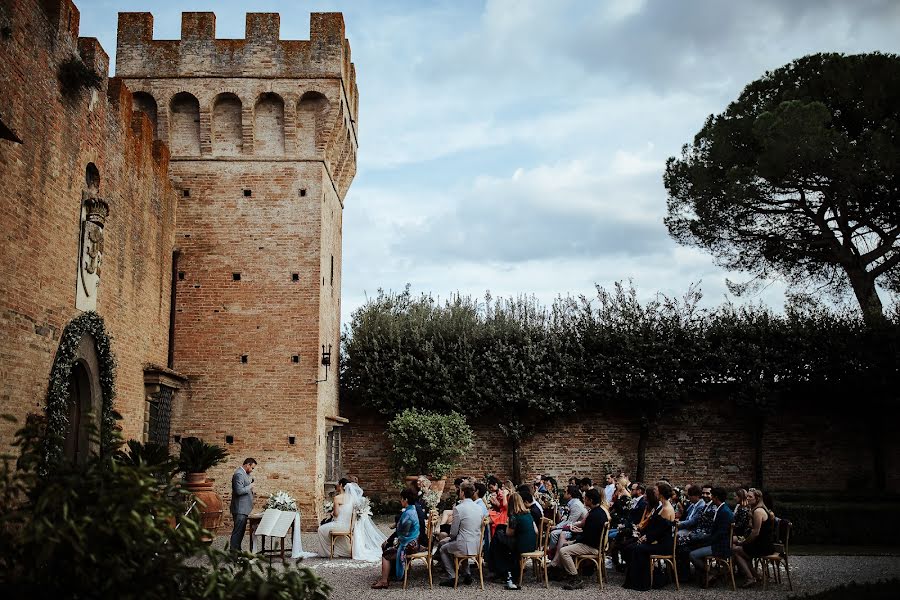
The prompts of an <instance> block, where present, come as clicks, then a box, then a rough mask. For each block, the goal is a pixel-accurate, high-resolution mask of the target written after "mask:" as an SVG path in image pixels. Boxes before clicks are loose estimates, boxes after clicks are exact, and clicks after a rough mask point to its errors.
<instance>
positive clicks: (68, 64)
mask: <svg viewBox="0 0 900 600" xmlns="http://www.w3.org/2000/svg"><path fill="white" fill-rule="evenodd" d="M57 76H58V78H59V84H60V87H61V88H62V92H63V94H65V95H67V96H77V95H78V94H79V93H80V92H81V90H84V89H95V90H99V89H100V84H101V83H102V82H103V78H102V77H101V76H100V74H99V73H97V72H96V71H95V70H94V69H92V68H90V67H89V66H87V65H86V64H84V62H83V61H82V60H81V59H80V58H77V57H75V56H73V57H71V58H69V59H67V60H65V61H63V62H62V63H60V65H59V70H58V72H57Z"/></svg>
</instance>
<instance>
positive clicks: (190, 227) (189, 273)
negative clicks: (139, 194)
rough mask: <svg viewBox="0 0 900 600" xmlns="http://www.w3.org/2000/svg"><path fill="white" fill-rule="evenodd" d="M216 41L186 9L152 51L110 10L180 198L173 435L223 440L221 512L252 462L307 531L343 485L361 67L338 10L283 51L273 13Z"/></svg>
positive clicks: (148, 40)
mask: <svg viewBox="0 0 900 600" xmlns="http://www.w3.org/2000/svg"><path fill="white" fill-rule="evenodd" d="M215 29H216V28H215V15H214V14H213V13H184V14H183V15H182V23H181V39H180V40H154V39H153V17H152V15H151V14H149V13H120V15H119V27H118V42H117V52H116V74H117V76H118V77H121V78H122V79H123V80H124V81H125V83H126V84H127V85H128V87H129V88H130V89H131V90H132V91H133V98H134V108H135V109H136V110H140V111H142V112H144V113H145V114H146V115H147V116H148V117H149V118H150V121H151V123H152V126H153V128H154V132H155V136H156V138H157V139H160V140H163V141H165V142H166V143H168V145H169V149H170V154H171V158H170V165H169V170H170V173H171V178H172V182H173V185H174V186H175V188H176V189H177V193H178V208H177V231H176V252H175V255H174V256H173V282H174V286H173V287H174V292H173V294H174V303H173V304H174V307H175V309H174V326H173V327H174V344H173V350H172V352H173V356H172V359H173V360H172V364H173V367H174V369H175V370H176V371H178V372H180V373H182V374H184V375H186V376H187V377H188V379H189V382H188V384H187V392H186V393H183V394H181V398H180V400H179V401H178V405H177V406H175V407H173V417H172V418H173V423H172V433H173V434H174V435H180V436H189V435H195V436H199V437H202V438H204V439H205V440H207V441H215V442H216V443H219V444H223V445H225V447H226V448H227V449H228V450H229V452H230V453H231V454H232V457H233V460H232V461H231V462H230V463H229V465H228V466H227V467H223V468H221V469H219V470H217V471H216V473H215V474H214V476H215V478H216V480H217V483H218V488H219V490H220V491H221V492H222V493H223V495H225V496H226V500H227V498H228V496H229V490H228V483H229V481H230V475H231V471H233V470H234V468H235V467H236V465H237V464H240V459H243V458H245V457H246V456H253V457H254V458H256V459H257V460H258V461H259V462H260V468H259V469H258V471H257V473H259V475H260V477H257V482H258V486H257V488H258V493H261V494H265V493H269V492H272V491H274V490H276V489H285V490H288V491H290V492H292V493H293V494H296V495H297V496H298V497H299V499H300V500H301V504H302V505H303V506H304V508H305V510H304V517H305V518H306V519H307V520H306V521H305V522H304V524H305V525H307V526H309V525H311V524H313V522H314V518H315V515H316V510H315V509H316V508H317V507H318V506H319V505H320V503H319V500H320V499H321V497H322V493H323V490H324V486H325V485H326V484H327V482H328V480H329V479H333V478H335V477H337V476H339V470H340V437H339V433H340V425H342V424H343V422H345V419H342V418H341V417H340V415H339V413H338V382H337V369H336V367H337V355H338V348H339V337H340V285H341V222H342V211H343V203H344V197H345V195H346V193H347V189H348V187H349V186H350V182H351V181H352V180H353V176H354V175H355V173H356V150H357V111H358V98H359V94H358V90H357V87H356V81H355V80H356V76H355V70H354V66H353V64H352V63H351V62H350V46H349V43H348V41H347V39H346V38H345V32H344V21H343V17H342V15H341V14H340V13H313V14H312V15H311V17H310V39H309V40H282V39H280V35H279V15H278V14H269V13H250V14H248V15H247V29H246V37H245V39H238V40H227V39H216V37H215ZM329 350H330V352H331V354H330V356H329ZM329 358H330V366H325V365H324V363H326V362H329V360H328V359H329Z"/></svg>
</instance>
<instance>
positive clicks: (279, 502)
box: [266, 490, 297, 511]
mask: <svg viewBox="0 0 900 600" xmlns="http://www.w3.org/2000/svg"><path fill="white" fill-rule="evenodd" d="M266 508H267V509H268V508H274V509H275V510H287V511H296V510H297V501H296V500H294V498H292V497H291V495H290V494H288V493H287V492H285V491H284V490H278V491H276V492H275V493H274V494H270V495H269V499H268V500H267V501H266Z"/></svg>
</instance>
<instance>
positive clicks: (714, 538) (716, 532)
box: [690, 487, 734, 582]
mask: <svg viewBox="0 0 900 600" xmlns="http://www.w3.org/2000/svg"><path fill="white" fill-rule="evenodd" d="M711 497H712V500H711V502H712V504H713V506H715V516H714V517H713V526H712V532H711V533H710V536H709V539H708V541H709V545H708V546H702V547H700V548H697V549H696V550H692V551H691V553H690V560H691V563H693V565H694V568H695V569H696V572H697V573H698V574H699V573H703V572H704V571H706V560H705V559H706V557H707V556H715V557H718V558H728V557H730V556H731V540H730V539H728V534H729V533H730V531H731V524H732V523H733V522H734V513H732V512H731V509H730V508H729V507H728V505H727V504H725V499H726V498H727V497H728V492H726V491H725V489H724V488H721V487H715V488H713V489H712V492H711ZM712 581H713V580H710V582H712Z"/></svg>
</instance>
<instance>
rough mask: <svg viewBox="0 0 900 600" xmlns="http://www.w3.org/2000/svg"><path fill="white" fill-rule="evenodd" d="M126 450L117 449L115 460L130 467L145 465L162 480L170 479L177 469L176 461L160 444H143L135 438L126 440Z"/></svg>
mask: <svg viewBox="0 0 900 600" xmlns="http://www.w3.org/2000/svg"><path fill="white" fill-rule="evenodd" d="M126 446H127V448H128V450H127V451H126V450H119V451H117V452H116V453H115V455H114V457H115V459H116V462H118V463H119V464H121V465H126V466H130V467H147V468H148V469H149V470H150V471H151V472H152V473H153V475H154V476H155V477H157V478H158V479H162V480H167V479H171V478H172V476H173V475H174V474H175V472H176V471H177V470H178V461H176V460H175V458H174V457H173V456H172V455H171V454H169V449H168V448H166V447H165V446H161V445H160V444H154V443H149V442H148V443H146V444H143V443H141V442H139V441H137V440H128V443H127V444H126Z"/></svg>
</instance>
